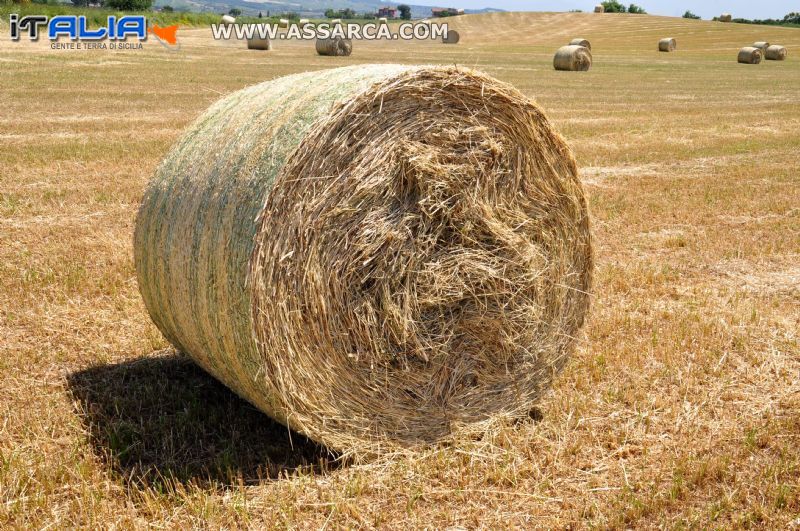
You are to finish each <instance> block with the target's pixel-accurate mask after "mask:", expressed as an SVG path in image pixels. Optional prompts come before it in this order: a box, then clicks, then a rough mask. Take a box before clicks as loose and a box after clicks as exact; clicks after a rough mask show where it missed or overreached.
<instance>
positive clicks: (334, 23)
mask: <svg viewBox="0 0 800 531" xmlns="http://www.w3.org/2000/svg"><path fill="white" fill-rule="evenodd" d="M341 23H342V19H340V18H335V19H333V20H331V26H337V25H339V24H341Z"/></svg>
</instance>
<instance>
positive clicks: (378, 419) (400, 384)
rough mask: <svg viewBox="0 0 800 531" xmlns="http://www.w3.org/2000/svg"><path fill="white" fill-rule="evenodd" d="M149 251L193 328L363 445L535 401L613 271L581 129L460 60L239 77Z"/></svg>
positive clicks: (207, 126)
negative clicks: (242, 80)
mask: <svg viewBox="0 0 800 531" xmlns="http://www.w3.org/2000/svg"><path fill="white" fill-rule="evenodd" d="M134 253H135V262H136V271H137V277H138V281H139V288H140V291H141V293H142V296H143V299H144V302H145V305H146V307H147V309H148V311H149V313H150V315H151V316H152V318H153V320H154V322H155V323H156V325H158V327H159V329H160V330H161V331H162V332H163V333H164V335H165V336H166V337H167V338H168V339H169V341H170V342H171V343H172V344H173V345H175V347H177V348H178V349H179V350H181V351H183V352H185V353H187V354H188V355H189V356H191V357H192V358H193V359H194V360H196V361H197V363H198V364H199V365H201V366H202V367H203V368H205V370H207V371H208V372H209V373H211V374H212V375H214V376H215V377H216V378H218V379H219V380H221V381H222V382H224V383H225V384H226V385H228V386H229V387H230V388H231V389H233V390H234V391H235V392H236V393H238V394H239V395H240V396H242V397H244V398H245V399H246V400H248V401H249V402H251V403H252V404H254V405H255V406H256V407H257V408H259V409H261V410H262V411H264V412H265V413H267V414H268V415H270V416H271V417H273V418H274V419H276V420H278V421H280V422H282V423H284V424H286V425H287V426H290V427H292V428H293V429H295V430H297V431H299V432H301V433H303V434H305V435H307V436H309V437H310V438H312V439H314V440H316V441H319V442H321V443H323V444H326V445H327V446H328V447H330V448H332V449H337V450H340V451H344V452H353V453H358V452H360V451H370V452H371V451H374V450H375V449H376V448H379V449H378V450H377V451H381V450H380V449H385V448H386V447H387V446H389V447H397V446H402V447H408V446H410V447H415V446H417V445H424V444H428V443H431V442H435V441H440V440H448V439H449V438H450V437H452V436H454V435H456V434H464V433H471V432H474V431H478V432H479V431H481V430H485V429H486V428H487V427H489V426H491V425H492V423H493V422H495V421H496V420H497V419H498V418H499V419H509V418H517V417H521V416H524V415H526V414H527V413H528V412H529V411H530V409H531V407H532V406H533V405H534V404H535V403H536V402H537V401H538V399H539V397H540V396H541V395H542V393H543V392H544V391H545V390H546V389H547V388H548V387H549V386H550V384H551V382H552V379H553V378H554V377H555V375H556V374H557V373H558V372H559V370H560V369H561V368H562V366H563V365H564V363H565V361H566V359H567V357H568V355H569V353H570V352H571V351H572V350H573V348H574V346H575V343H576V341H577V338H578V337H579V336H580V329H581V327H582V325H583V322H584V318H585V315H586V312H587V309H588V306H589V291H590V288H591V272H592V245H591V238H590V231H589V217H588V213H587V206H586V201H585V199H584V194H583V190H582V187H581V183H580V181H579V179H578V177H577V168H576V164H575V160H574V158H573V156H572V154H571V152H570V150H569V148H568V146H567V145H566V143H565V142H564V140H563V139H562V138H561V137H560V136H559V134H558V133H557V132H556V131H555V130H554V129H553V128H552V126H551V125H550V123H549V122H548V121H547V119H546V117H545V116H544V115H543V113H542V111H541V110H540V109H539V107H538V106H537V105H536V104H535V103H533V102H532V101H531V100H529V99H528V98H527V97H525V96H524V95H523V94H521V93H520V92H519V91H517V90H516V89H514V88H513V87H511V86H509V85H506V84H504V83H501V82H499V81H497V80H495V79H493V78H491V77H489V76H486V75H484V74H481V73H479V72H476V71H472V70H468V69H461V68H455V67H449V68H448V67H409V66H401V65H366V66H365V65H359V66H353V67H347V68H339V69H332V70H327V71H322V72H309V73H304V74H298V75H293V76H289V77H285V78H279V79H276V80H273V81H269V82H266V83H262V84H260V85H255V86H252V87H249V88H246V89H243V90H241V91H239V92H236V93H233V94H231V95H229V96H227V97H226V98H224V99H222V100H221V101H219V102H217V103H216V104H214V105H213V106H212V107H211V108H210V109H209V110H208V111H206V113H205V114H204V115H203V116H201V117H200V118H199V119H198V120H197V121H196V122H195V123H194V125H193V126H191V127H190V129H189V130H188V132H187V133H186V134H185V135H184V137H183V138H182V139H181V140H180V141H179V142H178V143H177V145H176V146H175V147H174V148H173V149H172V151H171V152H170V154H169V155H168V156H167V158H166V159H165V161H164V162H163V163H162V165H161V166H160V167H159V169H158V171H157V173H156V176H155V178H154V179H153V181H152V182H151V184H150V185H149V187H148V189H147V191H146V192H145V195H144V198H143V200H142V204H141V207H140V210H139V214H138V218H137V222H136V231H135V235H134Z"/></svg>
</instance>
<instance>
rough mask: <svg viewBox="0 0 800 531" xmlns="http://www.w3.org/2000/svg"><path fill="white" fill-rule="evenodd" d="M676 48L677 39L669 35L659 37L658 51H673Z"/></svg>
mask: <svg viewBox="0 0 800 531" xmlns="http://www.w3.org/2000/svg"><path fill="white" fill-rule="evenodd" d="M677 49H678V41H676V40H675V39H673V38H671V37H667V38H665V39H661V40H660V41H658V51H659V52H674V51H675V50H677Z"/></svg>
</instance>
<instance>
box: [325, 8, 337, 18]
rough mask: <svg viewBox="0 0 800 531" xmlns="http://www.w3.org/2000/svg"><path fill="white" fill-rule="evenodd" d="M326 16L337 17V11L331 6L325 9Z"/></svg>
mask: <svg viewBox="0 0 800 531" xmlns="http://www.w3.org/2000/svg"><path fill="white" fill-rule="evenodd" d="M325 18H337V17H336V11H334V10H333V9H331V8H328V9H326V10H325Z"/></svg>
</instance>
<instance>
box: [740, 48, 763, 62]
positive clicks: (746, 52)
mask: <svg viewBox="0 0 800 531" xmlns="http://www.w3.org/2000/svg"><path fill="white" fill-rule="evenodd" d="M761 58H762V55H761V50H760V49H758V48H754V47H752V46H745V47H744V48H742V49H741V50H739V56H738V59H737V60H738V61H739V62H740V63H743V64H746V65H757V64H759V63H760V62H761Z"/></svg>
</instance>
